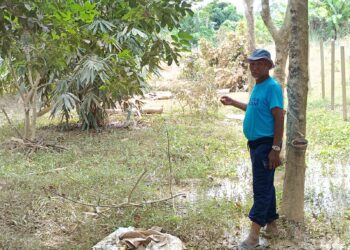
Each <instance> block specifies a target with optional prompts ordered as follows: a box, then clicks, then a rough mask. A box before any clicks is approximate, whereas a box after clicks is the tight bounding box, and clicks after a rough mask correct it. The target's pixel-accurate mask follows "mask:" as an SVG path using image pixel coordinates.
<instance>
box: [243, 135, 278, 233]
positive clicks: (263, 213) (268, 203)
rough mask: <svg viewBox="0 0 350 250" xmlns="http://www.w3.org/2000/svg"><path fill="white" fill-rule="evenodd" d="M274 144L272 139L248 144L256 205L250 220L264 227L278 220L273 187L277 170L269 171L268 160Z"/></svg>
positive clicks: (250, 214)
mask: <svg viewBox="0 0 350 250" xmlns="http://www.w3.org/2000/svg"><path fill="white" fill-rule="evenodd" d="M272 144H273V138H272V137H263V138H259V139H257V140H254V141H249V142H248V146H249V149H250V158H251V161H252V168H253V193H254V204H253V207H252V208H251V210H250V212H249V218H250V219H251V220H252V221H253V222H255V223H257V224H259V225H260V226H262V227H264V226H265V225H266V224H268V223H271V222H272V221H274V220H276V219H278V214H277V213H276V192H275V187H274V185H273V181H274V175H275V170H274V169H272V170H270V169H269V159H268V155H269V153H270V151H271V149H272Z"/></svg>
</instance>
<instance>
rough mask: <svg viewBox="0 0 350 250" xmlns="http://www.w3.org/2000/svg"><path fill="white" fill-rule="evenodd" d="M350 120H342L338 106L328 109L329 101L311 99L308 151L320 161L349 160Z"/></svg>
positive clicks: (308, 119) (308, 118) (308, 117)
mask: <svg viewBox="0 0 350 250" xmlns="http://www.w3.org/2000/svg"><path fill="white" fill-rule="evenodd" d="M349 135H350V122H349V121H344V120H343V117H342V111H341V107H340V106H335V110H334V111H332V110H330V105H329V101H323V100H313V101H311V102H309V104H308V113H307V136H306V137H307V139H308V140H309V148H308V149H309V150H308V153H309V154H310V155H312V156H313V157H316V158H317V159H318V160H319V161H321V162H322V163H333V162H335V161H341V162H345V164H346V163H347V162H348V161H349V155H350V136H349Z"/></svg>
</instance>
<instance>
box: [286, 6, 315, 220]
mask: <svg viewBox="0 0 350 250" xmlns="http://www.w3.org/2000/svg"><path fill="white" fill-rule="evenodd" d="M290 13H291V37H290V38H291V40H290V46H289V49H290V56H289V60H290V63H289V76H288V83H287V93H288V112H287V152H286V173H285V179H284V188H283V202H282V213H283V214H284V215H286V217H287V218H288V219H290V220H293V221H297V222H300V221H303V219H304V183H305V151H306V147H307V140H306V139H305V131H306V106H307V93H308V81H309V72H308V69H309V67H308V55H309V53H308V50H309V40H308V37H309V34H308V1H307V0H291V7H290Z"/></svg>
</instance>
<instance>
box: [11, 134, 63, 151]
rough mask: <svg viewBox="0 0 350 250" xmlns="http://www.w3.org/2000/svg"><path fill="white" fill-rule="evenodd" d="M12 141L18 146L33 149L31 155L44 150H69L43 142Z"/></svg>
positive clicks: (19, 139) (18, 139)
mask: <svg viewBox="0 0 350 250" xmlns="http://www.w3.org/2000/svg"><path fill="white" fill-rule="evenodd" d="M11 141H13V142H16V143H17V144H20V145H22V146H24V147H26V148H30V149H31V150H30V153H32V152H34V151H35V150H38V149H44V150H50V149H54V150H57V151H62V150H67V148H65V147H63V146H59V145H54V144H50V143H45V142H43V141H42V140H41V141H32V140H29V139H22V138H16V137H11Z"/></svg>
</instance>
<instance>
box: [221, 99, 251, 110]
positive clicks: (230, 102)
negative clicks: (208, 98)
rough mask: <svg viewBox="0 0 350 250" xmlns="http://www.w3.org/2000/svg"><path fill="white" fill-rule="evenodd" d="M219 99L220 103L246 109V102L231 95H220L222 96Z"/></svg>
mask: <svg viewBox="0 0 350 250" xmlns="http://www.w3.org/2000/svg"><path fill="white" fill-rule="evenodd" d="M220 101H221V103H222V104H224V105H230V106H234V107H236V108H239V109H241V110H243V111H246V110H247V104H246V103H243V102H239V101H236V100H233V99H232V98H231V97H228V96H222V97H221V98H220Z"/></svg>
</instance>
